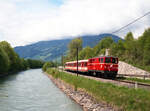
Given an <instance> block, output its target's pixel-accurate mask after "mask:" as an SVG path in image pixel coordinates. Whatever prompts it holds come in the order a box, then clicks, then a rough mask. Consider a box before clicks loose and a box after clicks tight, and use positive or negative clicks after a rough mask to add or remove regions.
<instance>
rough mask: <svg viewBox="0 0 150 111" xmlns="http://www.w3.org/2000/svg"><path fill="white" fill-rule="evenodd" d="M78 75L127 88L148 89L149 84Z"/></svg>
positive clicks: (149, 87) (149, 88)
mask: <svg viewBox="0 0 150 111" xmlns="http://www.w3.org/2000/svg"><path fill="white" fill-rule="evenodd" d="M64 72H66V73H69V74H72V75H75V74H76V73H73V72H68V71H64ZM79 76H82V77H85V78H89V79H94V80H96V81H100V82H104V83H112V84H115V85H117V86H125V87H128V88H135V89H138V88H144V89H147V90H150V84H145V83H141V82H135V81H129V80H119V79H114V80H112V79H104V78H99V77H96V76H89V75H86V74H79Z"/></svg>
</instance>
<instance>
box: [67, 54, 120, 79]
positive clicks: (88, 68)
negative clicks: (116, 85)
mask: <svg viewBox="0 0 150 111" xmlns="http://www.w3.org/2000/svg"><path fill="white" fill-rule="evenodd" d="M65 70H68V71H77V61H72V62H66V64H65ZM78 71H79V72H86V73H88V74H93V75H97V76H99V77H113V78H114V77H116V75H117V72H118V58H116V57H112V56H100V57H96V58H90V59H88V60H79V61H78Z"/></svg>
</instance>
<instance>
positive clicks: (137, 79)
mask: <svg viewBox="0 0 150 111" xmlns="http://www.w3.org/2000/svg"><path fill="white" fill-rule="evenodd" d="M119 79H121V80H130V81H135V82H140V83H146V84H150V79H146V80H144V79H139V78H125V77H123V78H119Z"/></svg>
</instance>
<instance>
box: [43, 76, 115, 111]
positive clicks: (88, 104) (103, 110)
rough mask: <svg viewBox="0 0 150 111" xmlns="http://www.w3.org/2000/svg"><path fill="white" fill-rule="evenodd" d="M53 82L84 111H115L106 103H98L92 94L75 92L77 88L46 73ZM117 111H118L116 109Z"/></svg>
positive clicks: (80, 91) (81, 91) (79, 90)
mask: <svg viewBox="0 0 150 111" xmlns="http://www.w3.org/2000/svg"><path fill="white" fill-rule="evenodd" d="M45 74H46V75H47V76H48V77H49V78H50V79H51V80H52V82H53V83H54V84H55V85H56V86H57V87H58V88H59V89H61V90H62V91H63V92H64V93H65V94H66V95H67V96H69V97H70V98H71V99H73V100H74V101H75V102H77V103H78V104H79V105H80V106H82V108H83V110H84V111H115V109H114V108H112V107H111V106H109V105H108V104H106V103H98V102H97V101H96V100H95V99H94V98H93V97H92V96H91V95H90V94H88V93H86V91H84V90H83V89H78V90H75V88H74V87H73V86H71V85H69V84H67V83H66V82H64V81H63V80H61V79H59V78H57V79H56V78H54V77H53V76H51V75H49V74H47V73H45ZM116 110H117V109H116Z"/></svg>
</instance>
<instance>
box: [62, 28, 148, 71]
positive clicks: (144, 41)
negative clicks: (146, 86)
mask: <svg viewBox="0 0 150 111" xmlns="http://www.w3.org/2000/svg"><path fill="white" fill-rule="evenodd" d="M77 47H78V51H79V60H82V59H88V58H92V57H97V56H100V55H104V54H105V50H106V49H107V48H108V49H109V53H110V55H111V56H116V57H119V60H121V61H125V62H127V63H129V64H132V65H134V66H137V67H140V68H142V69H145V70H148V71H150V28H148V29H146V30H145V31H144V33H143V34H142V35H141V36H140V37H138V38H134V36H133V34H132V32H129V33H127V35H126V36H125V37H124V39H120V40H119V41H118V42H114V41H113V39H112V38H111V37H106V38H104V39H102V40H101V41H100V42H99V43H98V44H97V45H96V46H95V47H93V48H91V47H89V46H87V47H85V48H83V47H82V39H81V38H76V39H73V40H72V41H71V42H70V43H69V45H68V53H67V55H66V56H65V57H64V63H65V62H67V61H73V60H76V57H77Z"/></svg>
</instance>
